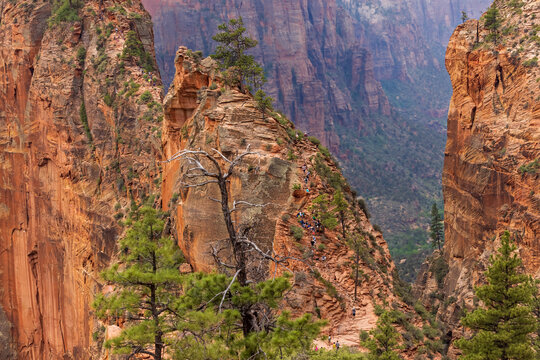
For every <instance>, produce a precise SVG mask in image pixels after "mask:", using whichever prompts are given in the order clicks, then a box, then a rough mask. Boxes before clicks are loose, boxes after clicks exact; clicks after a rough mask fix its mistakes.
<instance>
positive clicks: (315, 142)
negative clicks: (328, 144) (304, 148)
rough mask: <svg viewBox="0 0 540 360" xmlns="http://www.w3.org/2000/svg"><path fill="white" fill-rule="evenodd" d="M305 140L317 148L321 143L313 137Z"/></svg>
mask: <svg viewBox="0 0 540 360" xmlns="http://www.w3.org/2000/svg"><path fill="white" fill-rule="evenodd" d="M307 139H308V140H309V141H311V142H312V143H313V144H315V145H317V146H318V145H320V144H321V141H320V140H319V139H317V138H316V137H315V136H308V137H307Z"/></svg>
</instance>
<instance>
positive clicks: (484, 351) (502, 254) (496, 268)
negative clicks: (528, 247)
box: [456, 231, 540, 360]
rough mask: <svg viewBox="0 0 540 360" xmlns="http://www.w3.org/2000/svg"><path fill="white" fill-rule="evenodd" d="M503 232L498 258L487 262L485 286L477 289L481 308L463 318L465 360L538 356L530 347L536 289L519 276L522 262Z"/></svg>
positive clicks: (461, 342) (523, 359) (461, 345)
mask: <svg viewBox="0 0 540 360" xmlns="http://www.w3.org/2000/svg"><path fill="white" fill-rule="evenodd" d="M515 250H516V245H515V244H514V243H513V242H512V241H511V240H510V234H509V233H508V231H506V232H505V233H504V234H503V235H502V236H501V246H500V248H499V249H498V250H497V252H498V254H497V255H496V256H492V257H491V259H490V262H491V265H490V266H489V268H488V269H487V271H486V273H485V275H486V278H487V284H486V285H482V286H480V287H478V288H477V289H476V295H477V296H478V298H479V299H480V300H481V301H482V303H483V304H484V306H483V307H481V308H479V309H476V310H474V311H473V312H471V313H469V314H466V315H465V316H464V317H463V318H462V319H461V322H462V324H463V325H464V326H465V327H467V328H469V329H471V330H472V331H473V332H474V335H473V337H472V338H470V339H465V338H463V339H459V340H458V341H456V345H457V346H458V347H459V348H460V349H462V350H463V356H462V357H461V358H460V359H464V360H476V359H485V360H511V359H512V360H532V359H538V358H539V356H540V354H539V353H538V352H537V351H536V350H535V348H534V346H533V337H532V334H533V333H534V332H535V331H536V329H537V326H538V324H537V320H536V319H535V317H534V315H533V312H532V311H533V295H534V293H535V290H536V287H535V285H534V283H533V281H532V280H531V278H530V277H529V276H527V275H525V274H522V273H520V269H521V266H522V262H521V259H520V258H519V257H518V255H517V254H516V253H515Z"/></svg>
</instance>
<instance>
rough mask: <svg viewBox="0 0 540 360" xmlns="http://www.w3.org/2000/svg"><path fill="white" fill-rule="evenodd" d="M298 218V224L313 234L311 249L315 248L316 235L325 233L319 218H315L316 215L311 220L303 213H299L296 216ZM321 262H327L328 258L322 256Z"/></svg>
mask: <svg viewBox="0 0 540 360" xmlns="http://www.w3.org/2000/svg"><path fill="white" fill-rule="evenodd" d="M296 218H297V219H298V222H299V223H300V226H302V228H304V229H305V230H308V231H310V232H311V241H310V244H311V247H312V248H314V247H315V244H317V236H316V235H317V234H320V233H322V232H323V231H324V228H323V226H322V224H321V222H320V221H319V219H317V217H315V215H313V216H312V217H311V219H310V218H309V216H308V215H307V214H306V213H305V212H303V211H300V212H298V213H297V214H296ZM321 260H322V261H326V256H322V257H321Z"/></svg>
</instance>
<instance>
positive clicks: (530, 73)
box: [417, 0, 540, 328]
mask: <svg viewBox="0 0 540 360" xmlns="http://www.w3.org/2000/svg"><path fill="white" fill-rule="evenodd" d="M524 3H525V5H524V6H523V7H522V13H520V12H517V11H515V10H513V9H512V8H510V7H509V6H508V5H504V6H502V7H500V11H501V16H502V19H503V23H502V25H501V29H505V28H507V29H510V31H509V34H505V35H503V36H502V37H501V38H500V39H499V41H498V43H497V44H494V43H493V42H488V41H487V40H486V39H487V36H488V31H487V30H485V29H483V26H482V23H480V24H479V23H478V21H476V20H470V21H468V22H466V23H465V24H463V25H460V26H458V28H457V29H456V30H455V32H454V34H453V36H452V38H451V39H450V43H449V45H448V50H447V52H446V67H447V69H448V72H449V74H450V77H451V80H452V86H453V89H454V92H453V96H452V100H451V102H450V109H449V112H448V140H447V144H446V150H445V162H444V171H443V193H444V200H445V204H444V218H445V245H444V251H443V255H444V258H445V259H446V261H447V263H448V265H449V272H448V275H447V276H446V278H445V280H444V284H443V287H442V292H443V293H444V295H445V296H446V297H447V298H451V297H453V299H452V301H450V303H449V305H448V306H441V308H439V315H440V316H441V318H442V319H443V320H445V321H446V322H447V323H448V325H449V327H450V328H456V327H459V312H460V311H461V310H462V309H463V307H464V306H465V307H467V308H470V307H472V306H473V293H474V292H473V287H474V286H475V285H478V284H479V283H481V282H483V281H484V279H483V271H484V270H485V269H486V267H487V265H488V260H489V256H490V255H491V254H493V252H494V251H495V249H496V248H497V247H498V246H499V241H498V237H499V236H500V235H501V234H502V232H504V231H505V230H508V231H510V233H511V234H512V236H513V238H514V239H515V240H516V243H517V245H518V248H519V253H520V256H521V257H522V258H523V261H524V265H525V269H526V271H527V272H528V273H529V274H531V275H533V276H535V277H537V278H538V277H540V181H539V172H540V164H539V161H540V97H539V94H540V91H539V83H538V79H539V77H540V70H539V68H538V66H537V65H535V64H534V62H535V61H534V58H535V57H537V56H538V42H536V41H534V39H527V36H525V34H527V33H530V31H532V29H534V28H535V27H536V28H538V26H539V25H540V21H539V20H538V18H539V16H540V3H538V1H533V0H526V1H524ZM477 29H478V35H479V40H480V42H481V43H480V44H478V45H475V43H476V39H477ZM520 39H523V41H520ZM531 59H533V60H531ZM428 273H429V271H427V265H426V269H425V271H424V273H423V274H421V275H420V277H419V281H418V284H417V285H418V289H421V290H420V291H419V292H422V291H423V295H424V299H425V300H426V303H431V304H430V305H436V304H437V303H438V302H437V301H436V302H435V304H433V301H429V300H428V299H429V296H428V294H430V293H433V292H436V291H437V286H436V283H435V281H434V278H433V276H432V275H433V274H428ZM418 289H417V290H418Z"/></svg>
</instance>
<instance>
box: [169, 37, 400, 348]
mask: <svg viewBox="0 0 540 360" xmlns="http://www.w3.org/2000/svg"><path fill="white" fill-rule="evenodd" d="M186 51H187V50H186V48H183V47H181V48H180V50H178V52H177V55H176V62H175V65H176V75H175V77H174V80H173V83H172V85H171V88H170V89H169V92H168V94H167V96H166V97H165V101H164V111H165V121H164V127H163V152H164V157H166V158H171V157H172V156H173V155H174V154H176V153H177V152H178V151H180V150H184V149H188V150H198V149H203V150H205V151H208V152H210V153H212V151H213V150H212V149H213V148H214V149H217V150H219V151H220V152H222V153H223V154H224V155H225V156H227V157H233V156H234V154H235V153H237V152H241V151H243V150H244V149H246V147H247V146H248V145H249V146H250V150H252V151H254V152H256V153H257V154H256V155H250V156H248V157H247V158H246V161H245V162H244V163H242V164H241V165H240V166H238V168H237V169H236V171H235V173H234V174H235V175H234V176H233V177H232V178H231V182H230V193H231V206H232V201H234V200H235V201H240V200H241V201H247V202H250V203H253V204H259V205H261V204H265V206H264V207H249V206H244V207H239V208H240V210H239V211H237V212H235V213H233V214H235V218H234V221H235V225H236V226H237V227H238V228H239V229H249V230H248V232H247V234H248V237H249V238H250V239H251V240H252V241H254V242H255V243H257V245H258V246H259V247H260V248H261V249H263V250H264V251H271V252H273V253H274V254H277V255H279V256H281V257H286V256H292V257H295V258H297V259H301V258H304V259H305V262H301V261H296V260H289V261H288V269H285V268H283V267H278V268H277V269H274V268H273V267H272V265H271V264H268V263H264V264H263V266H262V267H256V266H253V267H252V268H251V272H250V276H252V277H255V278H264V277H266V276H270V275H271V274H274V270H276V271H277V274H280V273H282V272H283V271H288V270H290V271H293V272H294V273H295V274H296V275H295V284H294V286H293V291H292V292H291V293H290V294H289V295H288V296H287V299H286V304H287V307H289V308H290V309H291V310H292V311H293V313H303V312H306V311H307V312H313V313H314V314H316V311H317V310H316V308H318V309H320V313H321V315H322V317H323V318H326V319H329V321H330V323H329V326H328V328H327V329H326V332H327V333H329V334H332V335H333V338H334V339H335V340H337V339H339V340H340V342H342V343H345V344H350V345H358V341H359V338H358V331H359V330H360V329H370V328H372V327H373V326H374V325H375V322H376V320H377V317H376V316H375V314H374V312H373V302H374V301H378V300H377V299H378V297H377V294H380V295H381V296H382V295H384V296H388V298H387V299H393V300H396V301H397V303H399V304H401V302H400V301H399V300H397V299H396V297H395V295H394V294H393V286H392V285H391V284H392V277H391V274H392V272H393V271H394V269H395V266H394V264H393V262H392V260H391V258H390V255H389V252H388V249H387V246H386V243H385V241H384V239H383V238H382V235H381V234H380V233H379V232H377V231H375V230H373V227H372V226H371V224H370V223H369V221H368V219H367V218H366V216H365V215H364V213H363V212H362V211H361V210H359V209H358V208H354V209H355V210H354V213H355V214H356V215H355V217H353V216H349V217H348V220H347V221H346V226H347V227H348V228H349V229H350V230H352V229H353V228H357V229H359V230H360V231H364V232H365V233H366V235H365V237H366V239H367V240H366V245H365V246H367V249H368V250H367V251H368V252H369V253H370V254H372V255H370V256H372V258H373V263H372V264H371V265H369V264H368V263H367V262H366V260H365V259H364V260H361V261H360V267H361V270H362V271H363V273H364V274H365V275H364V276H363V277H362V278H363V279H364V280H363V281H362V283H361V285H360V286H359V288H358V294H359V295H358V300H357V301H356V302H354V301H353V298H352V294H353V293H354V281H353V279H352V278H351V271H352V270H351V269H352V263H351V261H352V260H351V258H352V257H353V253H352V251H351V250H350V249H349V248H348V247H347V246H346V245H345V243H344V242H343V241H341V240H339V239H338V236H339V233H340V228H339V227H337V228H336V229H335V230H332V231H330V230H328V229H327V230H326V231H325V233H324V236H322V235H321V234H319V233H316V234H315V237H316V239H317V243H316V245H315V247H311V246H310V241H311V239H312V233H311V231H308V230H304V236H303V238H302V239H301V240H300V241H297V240H294V238H293V237H292V235H291V234H290V229H291V226H300V224H299V221H298V219H297V217H296V215H297V213H298V212H300V211H303V212H308V213H310V210H309V207H310V206H311V205H312V204H313V203H312V201H313V199H314V198H315V197H316V196H318V195H319V194H327V195H328V196H330V197H331V196H332V193H333V191H334V190H333V188H332V187H331V186H329V184H328V183H327V181H326V180H324V179H323V178H321V176H319V175H318V174H317V173H316V171H315V170H314V169H313V165H314V158H315V157H316V156H317V155H316V154H317V152H318V148H317V146H316V145H315V144H313V143H312V142H311V141H309V140H307V139H303V140H301V139H298V140H296V138H295V136H293V137H292V139H291V138H290V137H289V135H288V134H287V131H286V128H287V127H289V126H292V124H290V123H288V120H285V119H281V123H280V121H278V120H277V118H278V116H277V115H275V114H274V115H270V114H268V113H267V114H266V115H264V116H263V114H262V113H261V112H260V111H259V110H258V109H257V108H256V103H255V102H254V101H253V99H252V97H251V96H248V95H245V94H242V93H240V92H238V91H236V90H234V89H227V90H225V89H223V88H222V85H221V82H220V79H219V78H217V77H215V74H214V71H213V70H212V69H213V66H215V64H213V61H211V60H210V59H205V60H203V61H202V63H200V64H198V65H197V64H195V63H193V60H192V58H191V57H189V55H187V53H186ZM222 90H223V91H222ZM284 124H287V125H284ZM290 131H292V130H289V132H290ZM295 140H296V141H295ZM215 154H216V156H217V153H215ZM319 156H321V155H319ZM323 159H324V160H323V162H324V164H325V165H326V166H328V167H329V169H331V171H333V172H334V173H336V175H337V174H340V173H339V170H338V169H337V168H336V166H335V164H334V162H333V161H332V160H330V159H329V158H325V157H323ZM304 164H306V165H307V167H308V168H309V170H310V171H311V174H310V178H309V181H308V183H307V186H308V187H309V192H306V185H305V182H304V176H305V175H304V172H303V170H302V166H303V165H304ZM206 165H207V166H209V170H214V169H213V168H212V167H211V164H209V163H208V164H206ZM223 165H225V164H223ZM188 167H193V165H189V163H188V162H186V161H178V160H175V161H171V162H169V163H167V164H165V165H164V168H163V183H162V199H163V204H164V208H165V209H169V210H170V211H171V214H172V215H173V218H174V221H173V223H174V224H173V226H172V228H173V233H175V235H176V236H177V238H178V243H179V245H180V247H181V248H182V250H183V251H184V254H185V255H186V257H187V259H188V261H189V262H190V263H191V265H192V267H193V268H194V270H209V269H212V268H214V267H215V266H216V263H215V261H214V259H213V257H212V256H211V248H212V246H213V247H215V248H220V247H222V246H224V245H225V244H227V242H224V241H223V239H227V236H228V235H227V231H226V228H225V223H224V220H223V215H222V212H221V207H220V205H219V204H218V203H217V202H215V201H213V200H211V198H214V199H220V195H219V190H218V186H217V185H216V184H208V185H205V186H202V187H190V188H186V187H184V186H183V185H185V183H192V184H196V183H200V182H202V181H203V180H204V179H199V180H193V179H192V180H190V179H188V178H187V177H186V176H185V175H186V171H187V169H188ZM295 184H298V186H300V184H303V185H302V187H301V189H299V190H293V187H294V185H295ZM345 189H346V190H345V196H346V198H347V199H348V201H349V202H350V203H351V204H352V201H353V200H352V199H353V197H352V194H351V193H350V191H349V190H348V187H345ZM368 234H371V235H368ZM369 237H371V240H369ZM321 244H324V246H323V247H321V248H320V249H319V246H320V245H321ZM225 253H227V250H225V252H224V254H225ZM222 255H223V254H222ZM322 256H325V257H326V260H324V261H323V260H321V259H322ZM368 257H369V256H368ZM221 260H222V261H231V260H230V257H227V256H222V258H221ZM255 264H259V263H258V262H255ZM310 269H314V270H317V271H319V272H320V274H321V276H322V278H324V279H325V280H327V281H329V282H330V283H331V284H333V286H335V288H336V290H337V293H338V295H339V297H340V298H341V300H340V299H338V298H337V297H332V296H331V295H329V293H328V292H327V290H326V289H325V286H324V285H323V283H322V281H320V280H317V279H316V278H315V277H314V274H313V273H312V272H311V270H310ZM383 269H384V270H383ZM387 301H389V302H391V301H390V300H387ZM353 306H355V307H356V309H357V311H358V313H357V316H356V318H352V317H351V315H350V312H351V309H352V307H353Z"/></svg>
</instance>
